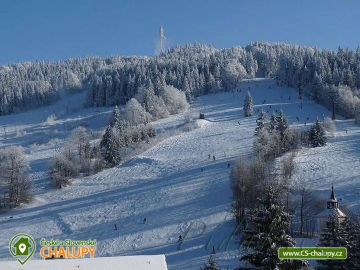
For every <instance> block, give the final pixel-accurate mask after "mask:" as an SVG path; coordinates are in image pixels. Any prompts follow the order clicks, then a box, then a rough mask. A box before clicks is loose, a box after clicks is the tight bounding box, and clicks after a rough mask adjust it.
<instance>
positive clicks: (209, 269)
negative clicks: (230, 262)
mask: <svg viewBox="0 0 360 270" xmlns="http://www.w3.org/2000/svg"><path fill="white" fill-rule="evenodd" d="M200 269H201V270H220V267H219V266H218V264H217V262H216V261H215V258H214V256H213V255H210V257H209V261H208V263H206V264H205V265H204V266H203V267H201V268H200Z"/></svg>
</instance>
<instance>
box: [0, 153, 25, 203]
mask: <svg viewBox="0 0 360 270" xmlns="http://www.w3.org/2000/svg"><path fill="white" fill-rule="evenodd" d="M28 170H29V162H28V160H27V159H26V158H25V154H24V150H23V148H22V147H20V146H11V147H8V148H6V149H4V150H2V151H1V153H0V181H1V182H0V187H3V189H4V190H3V191H4V194H3V195H2V196H3V197H4V198H6V199H5V200H6V201H5V202H4V203H5V204H6V205H8V206H10V207H15V206H18V205H19V204H20V203H22V202H26V201H28V200H29V199H30V189H31V186H32V184H31V180H30V179H29V176H28Z"/></svg>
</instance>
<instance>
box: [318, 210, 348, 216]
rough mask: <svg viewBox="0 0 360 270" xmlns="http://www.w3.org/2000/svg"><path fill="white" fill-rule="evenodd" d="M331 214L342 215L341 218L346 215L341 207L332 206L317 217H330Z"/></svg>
mask: <svg viewBox="0 0 360 270" xmlns="http://www.w3.org/2000/svg"><path fill="white" fill-rule="evenodd" d="M329 216H334V217H340V218H341V217H346V215H345V214H344V212H342V211H341V210H340V209H339V208H331V209H328V208H327V209H325V210H324V211H322V212H321V213H320V214H318V215H317V216H316V217H317V218H322V217H326V218H328V217H329Z"/></svg>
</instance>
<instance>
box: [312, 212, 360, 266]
mask: <svg viewBox="0 0 360 270" xmlns="http://www.w3.org/2000/svg"><path fill="white" fill-rule="evenodd" d="M318 246H319V247H346V248H347V259H346V260H318V261H317V263H318V266H317V267H316V269H354V270H355V269H359V267H360V227H359V223H358V222H356V221H355V220H353V219H352V218H350V217H347V218H345V220H342V221H340V220H339V219H338V218H337V217H335V216H329V220H328V222H327V226H326V228H325V229H324V230H323V232H322V233H321V235H320V240H319V243H318Z"/></svg>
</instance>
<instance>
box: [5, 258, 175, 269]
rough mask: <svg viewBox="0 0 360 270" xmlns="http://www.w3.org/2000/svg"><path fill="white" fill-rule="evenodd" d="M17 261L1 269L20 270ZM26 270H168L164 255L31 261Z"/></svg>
mask: <svg viewBox="0 0 360 270" xmlns="http://www.w3.org/2000/svg"><path fill="white" fill-rule="evenodd" d="M19 268H20V264H19V263H18V262H17V260H15V259H14V260H12V261H0V269H6V270H18V269H19ZM21 268H22V269H26V270H48V269H51V270H70V269H71V270H73V269H86V270H98V269H106V270H115V269H116V270H167V269H168V268H167V265H166V260H165V256H164V255H151V256H150V255H149V256H148V255H144V256H122V257H98V258H93V259H90V258H89V259H58V260H31V259H30V260H29V261H28V262H27V263H26V264H25V265H24V266H22V267H21Z"/></svg>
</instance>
